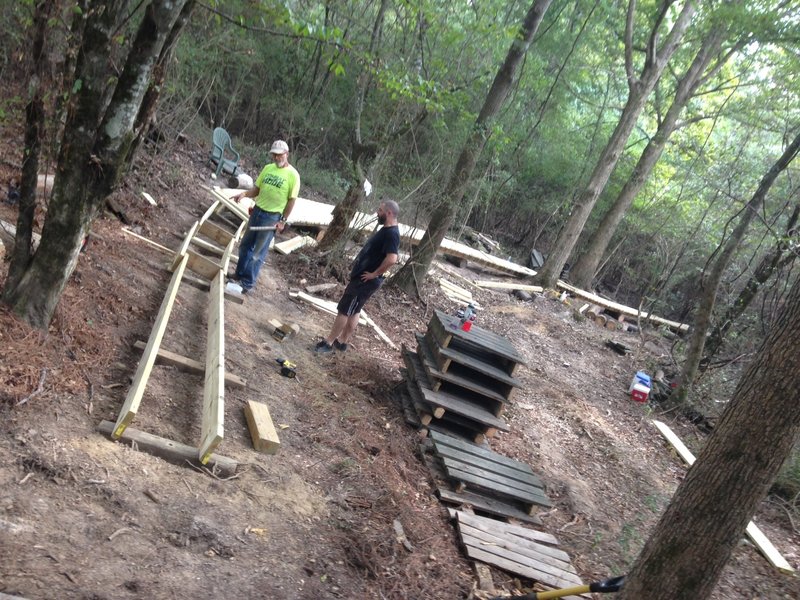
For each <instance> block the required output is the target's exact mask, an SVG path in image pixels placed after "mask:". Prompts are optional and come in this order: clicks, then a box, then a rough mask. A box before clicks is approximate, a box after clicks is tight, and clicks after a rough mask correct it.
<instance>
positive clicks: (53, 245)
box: [3, 0, 185, 328]
mask: <svg viewBox="0 0 800 600" xmlns="http://www.w3.org/2000/svg"><path fill="white" fill-rule="evenodd" d="M126 4H127V3H126V2H123V1H118V2H107V3H106V4H105V10H103V11H90V13H89V16H88V17H87V22H86V25H85V28H84V35H83V40H82V42H81V48H80V51H79V55H78V62H77V65H76V69H75V81H76V83H75V85H74V86H73V89H74V90H76V93H75V97H74V98H73V99H72V102H71V106H70V109H69V112H68V116H67V122H66V125H65V128H64V134H63V139H62V143H61V151H60V154H59V158H58V166H57V168H56V178H55V185H54V188H53V198H52V200H51V202H50V205H49V207H48V212H47V218H46V220H45V224H44V228H43V230H42V241H41V244H40V245H39V248H38V250H37V251H36V254H35V255H34V256H33V260H32V261H31V262H30V264H29V266H28V269H27V270H26V271H25V273H24V275H23V276H22V277H21V278H20V280H19V282H18V283H17V285H15V286H7V287H6V289H5V290H4V295H3V300H4V302H6V303H7V304H9V305H10V306H11V307H12V309H13V310H14V311H15V312H16V313H17V314H19V315H20V316H22V317H23V318H24V319H25V320H26V321H28V322H29V323H30V324H32V325H34V326H36V327H40V328H46V327H47V325H48V324H49V323H50V320H51V319H52V316H53V311H54V310H55V307H56V305H57V303H58V300H59V298H60V297H61V294H62V292H63V290H64V287H65V286H66V284H67V281H68V279H69V277H70V275H71V274H72V272H73V270H74V269H75V266H76V264H77V261H78V254H79V252H80V249H81V245H82V243H83V239H84V238H85V237H86V235H87V234H88V231H89V227H90V225H91V222H92V220H93V219H94V218H95V216H96V215H97V213H98V211H99V209H100V208H101V207H102V205H103V203H104V201H105V199H106V197H107V196H108V194H109V193H110V192H111V191H112V190H113V188H114V186H115V185H116V183H117V182H118V180H119V178H120V176H121V175H122V173H123V171H124V169H125V168H127V166H128V164H129V162H128V160H129V158H130V156H129V154H128V150H129V149H130V146H131V143H132V141H133V126H134V123H135V120H136V116H137V114H138V112H139V108H140V106H141V104H142V100H143V98H144V94H145V92H146V91H147V86H148V82H149V80H150V77H151V74H152V70H153V68H154V66H155V63H156V60H157V59H158V56H159V55H160V53H161V49H162V48H163V46H164V43H165V41H166V39H167V37H168V35H169V33H170V31H171V30H172V27H173V25H174V24H175V22H176V20H177V18H178V15H179V14H180V12H181V10H182V8H183V6H184V4H185V0H184V1H183V2H171V1H168V0H155V1H154V2H152V3H150V4H149V5H148V6H147V8H146V9H145V13H144V16H143V18H142V22H141V24H140V26H139V29H138V32H137V34H136V37H135V40H134V42H133V45H132V47H131V50H130V52H129V54H128V58H127V60H126V63H125V67H124V69H123V71H122V74H121V75H120V78H119V81H118V82H117V85H116V86H115V87H114V91H113V96H112V97H111V101H110V102H109V103H108V106H107V107H106V106H105V102H104V93H103V92H104V91H105V90H106V89H107V88H108V81H109V76H110V71H109V68H110V65H109V61H108V48H109V46H110V44H111V38H112V36H113V35H115V33H116V27H117V24H118V23H117V21H118V16H119V15H120V14H121V12H120V10H121V8H122V7H123V6H125V5H126Z"/></svg>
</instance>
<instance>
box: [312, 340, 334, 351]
mask: <svg viewBox="0 0 800 600" xmlns="http://www.w3.org/2000/svg"><path fill="white" fill-rule="evenodd" d="M335 343H336V342H334V344H335ZM314 352H318V353H319V354H328V353H329V352H333V346H331V345H330V344H329V343H328V342H326V341H325V340H322V341H321V342H317V345H316V346H314Z"/></svg>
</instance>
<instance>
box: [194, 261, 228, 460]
mask: <svg viewBox="0 0 800 600" xmlns="http://www.w3.org/2000/svg"><path fill="white" fill-rule="evenodd" d="M223 280H224V277H223V275H222V271H219V272H218V273H217V276H216V277H215V278H214V280H213V281H212V282H211V291H210V292H209V295H208V338H207V342H206V380H205V385H204V386H203V427H202V441H201V442H200V449H199V452H198V458H199V459H200V462H201V463H203V464H206V463H207V462H208V459H209V458H210V457H211V454H212V453H213V452H214V450H216V449H217V446H219V444H220V443H221V442H222V439H223V437H224V435H225V429H224V420H225V387H224V385H223V382H224V381H225V301H224V297H223V295H222V288H223V287H224V281H223Z"/></svg>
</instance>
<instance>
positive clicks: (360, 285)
mask: <svg viewBox="0 0 800 600" xmlns="http://www.w3.org/2000/svg"><path fill="white" fill-rule="evenodd" d="M381 285H383V277H377V278H375V279H370V280H369V281H361V280H360V279H351V280H350V283H348V284H347V287H346V288H345V289H344V294H342V299H341V300H339V304H338V305H337V306H336V309H337V310H338V311H339V314H340V315H347V316H348V317H351V316H353V315H354V314H356V313H360V312H361V309H362V308H364V305H365V304H366V303H367V300H369V299H370V297H371V296H372V294H374V293H375V292H377V291H378V289H379V288H380V287H381Z"/></svg>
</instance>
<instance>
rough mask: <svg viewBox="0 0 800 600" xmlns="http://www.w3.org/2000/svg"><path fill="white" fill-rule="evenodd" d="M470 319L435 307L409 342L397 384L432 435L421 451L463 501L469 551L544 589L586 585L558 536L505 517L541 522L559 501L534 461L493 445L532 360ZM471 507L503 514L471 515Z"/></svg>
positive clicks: (446, 491)
mask: <svg viewBox="0 0 800 600" xmlns="http://www.w3.org/2000/svg"><path fill="white" fill-rule="evenodd" d="M462 325H463V324H462V322H461V319H459V318H458V317H454V316H451V315H447V314H445V313H443V312H441V311H435V313H434V315H433V317H432V318H431V321H430V323H429V324H428V328H427V331H426V333H425V334H424V335H422V334H418V335H417V348H416V352H414V351H412V350H410V349H408V348H406V347H405V346H404V347H403V349H402V354H403V360H404V362H405V369H403V370H402V375H403V381H402V382H401V383H400V384H399V385H398V386H397V387H396V388H395V390H394V398H395V400H396V401H397V402H398V403H400V404H401V406H402V407H403V411H404V414H405V416H406V421H407V422H408V423H409V424H410V425H411V426H412V427H414V428H416V429H417V430H418V431H419V433H420V435H422V436H425V439H424V441H423V453H422V455H423V458H424V460H425V462H426V464H427V466H428V468H429V470H430V472H431V475H432V477H433V479H434V482H435V485H436V493H437V496H438V497H439V499H440V501H441V502H443V503H445V504H449V505H454V506H457V507H464V508H462V510H460V511H455V510H454V511H453V512H452V514H453V516H454V518H455V521H456V523H457V524H458V530H459V535H460V538H461V542H462V545H463V547H464V549H465V552H466V554H467V556H468V557H470V558H472V559H474V560H478V561H481V563H486V564H488V565H492V566H495V567H497V568H500V569H503V570H506V571H508V572H510V573H512V574H514V575H517V576H521V577H528V578H530V579H535V580H536V581H538V582H540V583H542V584H544V585H546V586H553V587H564V586H575V585H580V579H579V578H578V576H577V574H576V571H575V568H574V567H573V566H572V564H571V563H570V559H569V557H568V556H567V554H566V553H565V552H563V551H561V550H558V549H555V548H553V547H552V546H553V545H556V544H557V543H558V541H557V540H556V539H555V538H554V537H553V536H551V535H549V534H546V533H544V532H541V531H537V530H534V529H529V528H528V527H526V526H523V525H516V526H513V527H512V526H510V525H509V524H508V523H506V522H505V520H507V519H514V520H515V521H517V522H519V523H525V524H527V525H539V524H541V521H540V520H539V518H538V517H537V516H536V512H537V511H538V510H539V509H541V508H550V507H551V506H552V503H551V501H550V499H549V498H548V496H547V493H546V491H545V489H544V484H543V483H542V481H541V480H540V479H539V477H538V476H537V475H536V474H535V473H534V472H533V470H532V469H531V467H530V466H529V465H527V464H525V463H523V462H521V461H518V460H515V459H512V458H509V457H506V456H503V455H501V454H499V453H497V452H494V451H492V450H491V449H490V448H489V447H488V442H489V441H490V440H491V439H492V437H493V436H494V435H495V434H496V433H497V432H498V431H508V430H509V425H508V424H507V422H506V421H505V419H504V418H503V411H504V409H505V407H506V405H507V403H508V402H509V401H510V400H511V397H512V394H513V392H514V390H515V389H516V388H517V387H519V386H520V385H521V382H520V381H519V379H517V378H516V377H515V376H514V373H515V372H516V370H517V368H518V367H519V365H522V364H524V362H523V358H522V356H521V355H520V354H519V353H518V352H517V350H516V349H515V348H514V346H513V345H512V344H511V343H510V342H509V341H508V340H507V339H505V338H503V337H502V336H499V335H497V334H495V333H493V332H491V331H488V330H486V329H483V328H481V327H477V326H475V325H472V326H471V327H469V328H467V330H465V329H464V328H463V327H462ZM466 507H469V508H466ZM472 509H474V510H476V511H480V512H481V513H482V514H485V515H492V516H494V517H496V518H489V517H479V516H475V515H471V514H469V513H468V512H465V511H466V510H472ZM484 568H485V567H484Z"/></svg>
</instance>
